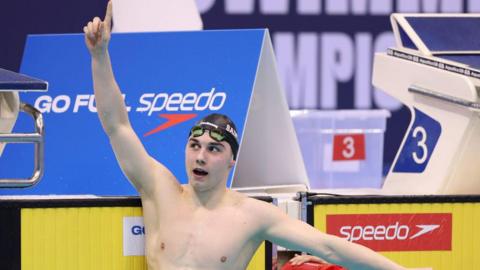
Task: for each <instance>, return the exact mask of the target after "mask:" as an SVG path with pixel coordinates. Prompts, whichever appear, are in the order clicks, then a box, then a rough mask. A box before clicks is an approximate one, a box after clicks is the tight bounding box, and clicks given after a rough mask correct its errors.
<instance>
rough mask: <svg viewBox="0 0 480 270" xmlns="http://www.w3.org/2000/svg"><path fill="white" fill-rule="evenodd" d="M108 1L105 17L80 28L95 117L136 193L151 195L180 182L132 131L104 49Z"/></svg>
mask: <svg viewBox="0 0 480 270" xmlns="http://www.w3.org/2000/svg"><path fill="white" fill-rule="evenodd" d="M111 23H112V3H111V2H109V3H108V6H107V11H106V14H105V19H104V20H103V21H101V20H100V19H99V18H98V17H95V18H94V19H93V20H92V21H91V22H89V23H88V24H87V25H86V26H85V27H84V29H83V31H84V32H85V44H86V45H87V48H88V50H89V51H90V55H91V56H92V76H93V88H94V93H95V101H96V105H97V111H98V116H99V118H100V121H101V123H102V127H103V129H104V131H105V133H106V134H107V135H108V137H109V139H110V143H111V145H112V148H113V150H114V152H115V156H116V158H117V161H118V162H119V164H120V167H121V168H122V171H123V172H124V174H125V175H126V176H127V178H128V179H129V180H130V181H131V182H132V183H133V185H134V186H135V188H136V189H137V191H138V192H139V193H140V195H142V197H143V195H146V196H147V197H148V196H153V194H155V191H156V190H157V189H159V188H160V187H159V183H158V181H154V179H162V181H161V182H162V187H161V188H162V189H167V190H168V189H169V188H173V189H175V190H178V189H179V188H181V187H180V185H179V184H178V182H177V181H176V179H175V177H174V176H173V175H172V173H171V172H170V171H169V170H168V169H167V168H165V167H164V166H163V165H162V164H160V163H158V162H157V161H156V160H155V159H153V158H152V157H151V156H150V155H149V154H148V153H147V152H146V150H145V148H144V147H143V145H142V143H141V141H140V139H139V138H138V136H137V135H136V134H135V131H134V130H133V128H132V126H131V124H130V121H129V119H128V113H127V110H126V107H125V103H124V101H123V97H122V94H121V92H120V88H119V87H118V84H117V82H116V80H115V77H114V75H113V70H112V65H111V62H110V56H109V52H108V44H109V42H110V37H111Z"/></svg>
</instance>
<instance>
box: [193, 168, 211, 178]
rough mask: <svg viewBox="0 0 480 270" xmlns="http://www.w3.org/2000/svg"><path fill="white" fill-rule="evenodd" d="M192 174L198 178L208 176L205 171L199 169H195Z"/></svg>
mask: <svg viewBox="0 0 480 270" xmlns="http://www.w3.org/2000/svg"><path fill="white" fill-rule="evenodd" d="M193 174H195V175H198V176H205V175H207V174H208V172H207V171H205V170H203V169H200V168H195V169H193Z"/></svg>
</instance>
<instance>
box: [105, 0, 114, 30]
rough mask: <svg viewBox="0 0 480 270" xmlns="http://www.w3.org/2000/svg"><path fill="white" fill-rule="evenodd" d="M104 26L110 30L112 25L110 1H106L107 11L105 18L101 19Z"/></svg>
mask: <svg viewBox="0 0 480 270" xmlns="http://www.w3.org/2000/svg"><path fill="white" fill-rule="evenodd" d="M103 21H104V23H105V27H106V28H107V29H108V30H110V28H111V26H112V1H111V0H110V1H108V5H107V11H106V12H105V18H104V19H103Z"/></svg>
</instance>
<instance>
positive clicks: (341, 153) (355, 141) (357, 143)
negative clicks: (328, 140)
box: [333, 134, 365, 161]
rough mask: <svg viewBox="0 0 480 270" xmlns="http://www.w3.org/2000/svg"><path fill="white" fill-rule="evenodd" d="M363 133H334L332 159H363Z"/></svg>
mask: <svg viewBox="0 0 480 270" xmlns="http://www.w3.org/2000/svg"><path fill="white" fill-rule="evenodd" d="M364 159H365V134H336V135H334V137H333V160H335V161H341V160H364Z"/></svg>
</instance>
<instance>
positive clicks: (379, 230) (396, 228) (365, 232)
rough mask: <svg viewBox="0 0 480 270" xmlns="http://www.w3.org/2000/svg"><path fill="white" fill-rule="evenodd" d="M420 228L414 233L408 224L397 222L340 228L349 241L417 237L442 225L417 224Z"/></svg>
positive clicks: (402, 239) (401, 239)
mask: <svg viewBox="0 0 480 270" xmlns="http://www.w3.org/2000/svg"><path fill="white" fill-rule="evenodd" d="M415 226H416V227H417V228H418V229H419V230H418V232H417V233H415V234H412V233H411V231H412V230H411V229H410V227H409V226H408V225H400V223H399V222H396V223H395V224H393V225H390V226H384V225H379V226H370V225H368V226H365V227H363V226H358V225H357V226H343V227H341V228H340V234H341V235H342V236H344V237H345V238H346V239H347V240H348V241H352V242H353V241H359V240H364V241H372V240H387V241H393V240H400V241H404V240H407V239H415V238H417V237H420V236H422V235H425V234H427V233H430V232H432V231H434V230H436V229H438V228H439V227H440V225H438V224H432V225H425V224H422V225H415Z"/></svg>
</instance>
